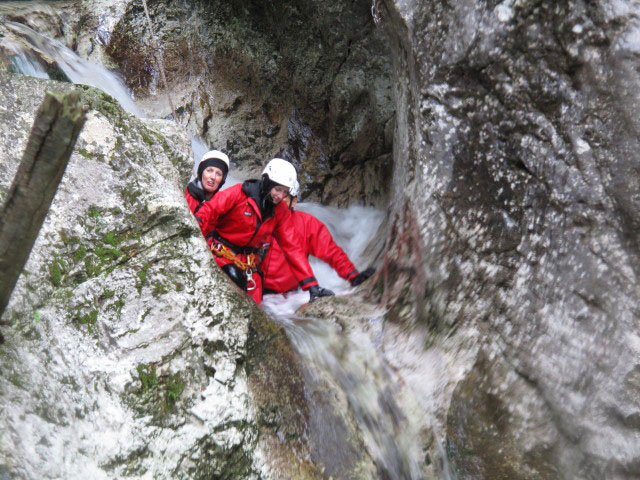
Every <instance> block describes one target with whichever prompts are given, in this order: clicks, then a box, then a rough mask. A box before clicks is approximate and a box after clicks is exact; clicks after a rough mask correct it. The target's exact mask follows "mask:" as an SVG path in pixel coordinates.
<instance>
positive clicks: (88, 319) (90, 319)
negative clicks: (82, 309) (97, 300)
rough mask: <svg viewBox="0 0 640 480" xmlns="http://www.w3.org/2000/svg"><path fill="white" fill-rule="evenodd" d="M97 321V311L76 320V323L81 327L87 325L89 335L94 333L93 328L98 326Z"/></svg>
mask: <svg viewBox="0 0 640 480" xmlns="http://www.w3.org/2000/svg"><path fill="white" fill-rule="evenodd" d="M97 321H98V311H97V310H91V311H90V312H89V313H88V314H86V315H82V316H81V317H78V318H76V319H75V323H76V324H78V325H79V326H83V325H86V326H87V332H89V333H93V326H94V325H95V324H96V322H97Z"/></svg>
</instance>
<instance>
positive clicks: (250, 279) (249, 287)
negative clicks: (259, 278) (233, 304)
mask: <svg viewBox="0 0 640 480" xmlns="http://www.w3.org/2000/svg"><path fill="white" fill-rule="evenodd" d="M245 273H246V274H247V292H250V291H251V290H255V289H256V288H257V286H258V285H257V284H256V281H255V280H254V279H253V270H252V269H250V268H247V269H246V270H245ZM252 283H253V285H251V284H252Z"/></svg>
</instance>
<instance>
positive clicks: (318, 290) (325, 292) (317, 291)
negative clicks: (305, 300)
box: [309, 285, 335, 303]
mask: <svg viewBox="0 0 640 480" xmlns="http://www.w3.org/2000/svg"><path fill="white" fill-rule="evenodd" d="M331 295H335V293H333V292H332V291H331V290H329V289H328V288H322V287H321V286H320V285H314V286H313V287H309V303H311V302H313V301H314V300H315V299H316V298H318V297H330V296H331Z"/></svg>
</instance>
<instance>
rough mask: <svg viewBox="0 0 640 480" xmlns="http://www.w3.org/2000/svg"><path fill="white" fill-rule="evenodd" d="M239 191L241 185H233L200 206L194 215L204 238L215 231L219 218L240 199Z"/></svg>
mask: <svg viewBox="0 0 640 480" xmlns="http://www.w3.org/2000/svg"><path fill="white" fill-rule="evenodd" d="M236 187H237V188H236ZM241 189H242V184H241V183H240V184H238V185H234V186H233V187H231V188H227V189H226V190H223V191H221V192H218V193H216V194H215V195H214V196H213V197H212V198H211V200H207V201H206V202H204V203H203V204H202V207H200V210H198V213H197V215H196V220H198V223H200V230H201V231H202V234H203V235H204V236H205V237H206V236H207V235H208V234H209V233H211V232H213V231H214V230H215V229H216V227H217V226H218V220H219V219H220V217H221V216H222V215H224V214H225V213H227V212H228V211H229V210H231V209H232V208H233V207H234V205H235V204H236V203H237V202H238V200H239V199H241V196H242V190H241Z"/></svg>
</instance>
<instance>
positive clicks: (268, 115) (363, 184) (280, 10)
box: [87, 0, 393, 206]
mask: <svg viewBox="0 0 640 480" xmlns="http://www.w3.org/2000/svg"><path fill="white" fill-rule="evenodd" d="M90 3H91V2H87V4H90ZM149 10H150V15H151V17H152V22H153V28H154V31H155V32H156V38H157V41H158V42H159V44H161V45H162V52H163V57H164V64H165V67H166V72H167V77H168V79H169V83H170V94H171V95H172V97H173V99H172V100H173V103H174V104H175V106H176V109H177V111H178V116H179V117H180V120H181V122H184V123H185V124H187V126H188V128H189V129H190V130H191V131H193V132H194V133H197V134H199V135H201V136H202V137H203V138H204V139H205V141H206V143H208V144H209V145H211V146H215V147H216V148H220V149H222V150H224V151H226V152H227V153H228V154H229V155H230V156H231V159H232V161H233V163H234V165H233V168H235V169H238V173H240V174H241V175H244V176H251V175H255V174H257V173H259V171H260V170H261V167H262V166H263V165H264V163H265V161H266V160H268V159H269V158H272V157H274V156H281V157H283V158H285V159H287V160H291V161H292V162H293V163H294V164H295V165H296V167H298V169H299V170H300V172H301V173H302V175H301V184H302V194H303V196H304V197H305V198H307V199H309V200H316V201H317V200H322V201H323V203H330V204H334V205H343V206H344V205H347V204H350V203H353V202H361V203H365V204H369V205H371V204H375V205H382V204H383V203H384V198H385V195H386V193H387V192H388V180H389V178H390V175H389V174H390V171H391V157H390V155H389V154H390V152H391V142H392V135H391V133H390V132H391V131H392V130H393V104H392V97H391V85H390V83H389V79H390V73H391V72H390V68H391V63H390V59H389V57H388V56H387V53H388V49H387V45H386V43H385V41H384V39H383V37H382V36H381V35H380V32H379V31H378V30H377V29H376V28H375V26H374V24H373V22H372V20H371V14H370V3H369V2H368V1H362V0H359V1H357V2H351V3H348V2H342V1H333V0H332V1H330V2H288V1H287V2H280V3H278V2H276V3H273V2H271V3H269V4H265V3H264V2H248V3H247V2H222V3H220V2H217V3H209V2H189V3H185V2H181V1H176V2H149ZM105 47H106V52H107V53H108V54H109V55H110V57H111V58H113V59H114V60H115V61H116V63H117V65H118V67H119V69H120V70H121V71H122V72H123V74H124V76H125V78H126V79H127V81H128V84H129V86H130V88H132V89H133V90H134V92H135V93H136V96H138V97H140V99H141V100H142V104H143V106H145V108H146V110H147V111H150V112H153V113H154V114H155V115H160V116H167V115H170V114H171V110H170V108H169V105H168V99H167V96H166V94H165V93H164V89H163V87H162V83H161V82H160V77H159V72H158V69H157V63H156V62H155V61H154V53H155V51H154V49H153V46H152V42H151V37H150V35H149V28H148V24H147V22H146V19H145V17H144V13H143V11H142V9H141V8H140V5H139V4H138V3H135V2H132V3H130V4H129V5H128V7H127V9H126V11H125V12H124V14H123V15H121V16H120V17H119V19H118V21H117V23H116V24H115V25H114V27H113V31H112V34H111V35H110V36H109V40H108V43H106V44H105ZM381 170H382V171H384V172H385V175H379V174H378V173H379V172H380V171H381ZM347 179H348V180H347Z"/></svg>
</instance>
